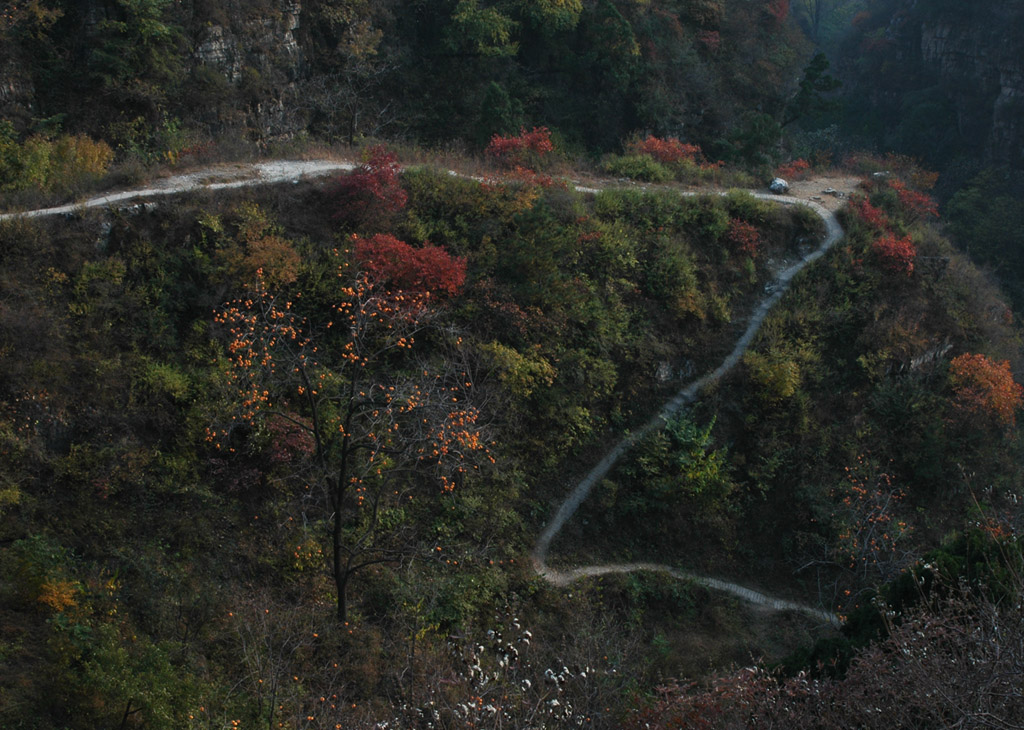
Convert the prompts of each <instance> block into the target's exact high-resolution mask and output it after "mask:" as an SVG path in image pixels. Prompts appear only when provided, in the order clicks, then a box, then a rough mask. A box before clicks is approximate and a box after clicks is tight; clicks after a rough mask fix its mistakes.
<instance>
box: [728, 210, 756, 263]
mask: <svg viewBox="0 0 1024 730" xmlns="http://www.w3.org/2000/svg"><path fill="white" fill-rule="evenodd" d="M725 239H726V241H728V242H729V244H730V245H731V246H732V247H733V248H734V249H736V250H738V251H740V252H742V253H745V254H747V255H748V256H754V255H755V254H756V253H757V251H758V249H759V248H760V247H761V234H760V233H759V232H758V230H757V228H755V227H754V226H753V225H752V224H750V223H747V222H746V221H742V220H740V219H739V218H732V219H730V220H729V230H728V232H727V233H726V234H725Z"/></svg>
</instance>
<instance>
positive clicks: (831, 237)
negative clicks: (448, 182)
mask: <svg viewBox="0 0 1024 730" xmlns="http://www.w3.org/2000/svg"><path fill="white" fill-rule="evenodd" d="M355 167H356V165H355V164H354V163H352V162H347V161H337V160H276V161H267V162H259V163H253V164H248V163H233V164H225V165H215V166H211V167H207V168H203V169H200V170H197V171H193V172H189V173H185V174H182V175H175V176H171V177H167V178H163V179H161V180H158V181H155V182H153V183H151V184H149V185H148V186H147V187H143V188H138V189H135V190H125V191H121V192H112V193H107V194H104V195H98V196H95V197H92V198H89V199H87V200H84V201H80V202H76V203H70V204H67V205H60V206H55V207H51V208H39V209H36V210H28V211H18V212H13V213H2V214H0V221H6V220H11V219H15V218H42V217H47V216H55V215H64V214H69V213H75V212H76V211H79V210H83V209H89V208H104V207H108V206H115V205H117V204H119V203H125V202H128V201H136V200H145V199H151V198H157V197H163V196H170V195H178V194H182V193H187V192H192V191H196V190H210V191H216V190H227V189H231V188H242V187H252V186H257V185H271V184H278V183H286V182H293V183H298V182H299V181H300V180H303V179H313V178H319V177H325V176H328V175H331V174H334V173H337V172H342V171H346V170H352V169H354V168H355ZM449 174H451V175H460V173H457V172H454V171H449ZM466 177H472V176H466ZM473 179H477V180H480V179H482V178H479V177H473ZM855 184H856V180H854V179H851V178H828V179H818V180H810V181H806V182H805V183H803V184H802V185H801V186H800V187H798V188H797V189H795V190H793V191H792V193H793V194H792V195H770V194H767V193H759V192H754V193H752V194H753V195H754V196H755V197H757V198H760V199H762V200H770V201H773V202H776V203H780V204H782V205H804V206H807V207H808V208H810V209H811V210H813V211H814V212H815V213H817V214H818V215H819V216H820V217H821V219H822V220H823V221H824V223H825V229H826V232H825V238H824V240H823V241H822V242H821V245H820V246H819V247H818V248H817V249H816V250H814V251H813V252H811V253H809V254H807V255H806V256H804V257H803V258H802V259H800V260H799V261H797V262H796V263H794V264H792V265H791V266H789V267H788V268H786V269H784V270H783V271H782V272H780V273H779V275H778V277H777V279H776V280H775V282H773V284H772V287H773V290H772V292H771V294H770V295H769V296H768V297H766V298H765V299H764V300H763V301H762V302H761V304H760V305H759V306H758V307H757V309H756V310H754V312H753V313H752V315H751V317H750V321H749V323H748V325H747V328H746V330H745V331H744V332H743V334H742V336H740V338H739V340H737V342H736V345H735V347H733V350H732V352H730V353H729V355H727V356H726V358H725V359H724V360H723V361H722V362H721V363H720V364H719V365H718V367H716V368H715V369H714V370H713V371H711V372H710V373H707V374H705V375H703V376H702V377H700V378H698V379H696V380H694V381H693V382H691V383H689V384H688V385H686V386H685V387H684V388H683V389H682V390H680V391H679V392H678V393H677V394H676V395H675V396H674V397H673V398H672V399H671V400H669V401H668V402H667V403H666V404H665V405H664V406H663V407H662V408H661V410H660V411H659V412H658V413H657V414H656V415H655V416H654V417H652V418H651V419H650V420H649V421H647V423H645V424H644V425H643V426H642V427H640V428H639V429H638V430H636V431H634V432H632V433H631V434H629V435H628V436H626V437H625V438H623V439H622V440H621V441H619V442H618V443H617V444H616V445H615V446H614V447H612V449H611V450H610V451H608V453H607V454H605V456H604V457H603V458H602V459H601V461H599V462H598V463H597V464H596V465H595V466H594V467H593V468H592V469H591V470H590V472H589V473H588V474H587V475H586V476H584V477H583V479H581V480H580V481H579V482H578V483H577V484H576V486H575V487H574V488H573V490H572V491H571V492H570V493H569V495H568V496H567V497H566V498H565V499H564V500H563V501H562V503H561V504H560V505H559V507H558V510H557V511H556V512H555V515H554V517H553V518H552V519H551V521H550V522H549V523H548V524H547V525H546V526H545V527H544V529H543V530H542V531H541V533H540V536H539V537H538V538H537V543H536V545H535V547H534V550H533V554H532V559H533V564H534V569H535V570H536V572H537V574H538V575H539V576H541V577H542V578H544V579H545V580H547V581H549V582H551V583H553V584H554V585H558V586H567V585H570V584H571V583H573V582H574V581H576V580H579V579H580V578H583V577H587V576H600V575H608V574H612V573H632V572H637V571H642V570H648V571H656V572H663V573H667V574H668V575H671V576H673V577H674V578H677V579H679V580H685V581H692V582H694V583H698V584H700V585H703V586H706V587H708V588H711V589H713V590H717V591H721V592H724V593H729V594H731V595H733V596H736V597H737V598H740V599H741V600H744V601H747V602H748V603H751V604H753V605H755V606H761V607H763V608H766V609H769V610H775V611H798V612H801V613H804V614H807V615H809V616H812V617H814V618H816V619H819V620H821V621H825V622H828V623H831V624H833V625H836V626H838V625H839V619H838V617H837V616H836V615H835V614H833V613H831V612H829V611H825V610H823V609H821V608H816V607H813V606H807V605H804V604H800V603H794V602H792V601H786V600H783V599H781V598H775V597H773V596H769V595H766V594H764V593H760V592H758V591H755V590H752V589H750V588H746V587H744V586H741V585H739V584H737V583H731V582H729V581H724V580H719V579H717V578H713V577H710V576H705V575H698V574H696V573H691V572H688V571H684V570H680V569H679V568H675V567H673V566H669V565H660V564H656V563H612V564H607V565H588V566H582V567H577V568H572V569H569V570H557V569H555V568H552V567H550V566H548V565H547V563H546V560H547V555H548V550H549V549H550V547H551V541H552V540H554V538H555V536H556V535H558V533H559V532H560V531H561V530H562V528H563V527H564V526H565V523H566V522H568V520H569V519H570V518H571V517H572V516H573V514H575V512H576V510H577V509H578V508H579V506H580V505H581V504H582V503H583V502H584V500H586V498H587V497H588V496H589V495H590V492H591V490H592V489H593V487H594V485H595V484H597V483H598V482H599V481H600V480H601V479H603V478H604V477H605V476H606V475H607V474H608V472H609V471H611V469H612V467H613V466H614V465H615V464H616V462H618V460H619V459H620V458H622V456H623V455H624V454H625V453H626V452H627V451H629V449H630V448H632V447H633V445H634V444H635V443H636V442H637V441H639V440H640V439H642V438H643V437H644V436H645V435H647V434H648V433H650V432H651V431H652V430H655V429H659V428H661V427H662V426H663V425H664V424H665V422H666V421H667V420H668V419H670V418H671V417H672V416H674V415H675V414H676V413H678V412H679V411H680V410H681V409H682V408H684V407H685V406H687V405H689V404H691V403H693V401H694V400H696V398H697V395H698V393H699V392H700V391H701V389H702V388H703V387H704V386H705V385H707V384H709V383H712V382H714V381H716V380H718V379H719V378H721V377H722V376H723V375H725V374H726V373H727V372H729V370H731V369H732V368H733V367H735V366H736V364H737V363H738V362H739V360H740V358H741V357H742V356H743V354H744V353H745V352H746V351H747V349H748V348H749V347H750V345H751V343H752V342H753V340H754V336H755V335H756V334H757V332H758V330H759V329H760V328H761V324H762V323H763V322H764V319H765V317H766V316H767V315H768V312H769V311H770V310H771V308H772V307H774V306H775V304H776V303H777V302H778V301H779V300H780V299H781V298H782V295H783V294H785V292H786V291H787V290H788V288H789V285H790V283H791V282H792V280H793V277H795V276H796V275H797V274H798V273H799V272H800V271H802V270H803V268H804V267H805V266H807V265H808V264H811V263H813V262H815V261H817V260H818V259H820V258H821V257H822V256H824V255H825V253H826V252H827V251H828V250H829V249H830V248H831V247H832V246H833V245H834V244H835V243H836V241H838V240H839V239H840V238H841V237H842V235H843V229H842V227H841V226H840V225H839V221H838V220H836V217H835V214H834V212H832V210H829V209H828V208H826V207H825V206H824V205H822V203H823V202H827V203H828V204H829V207H831V208H837V207H838V199H836V200H834V201H833V200H828V201H825V200H823V199H822V198H820V197H819V196H816V195H812V194H811V193H812V192H814V191H816V190H820V189H821V186H822V185H826V186H827V187H833V186H834V187H840V186H842V187H845V188H850V189H852V187H854V186H855ZM574 187H575V189H576V190H577V191H578V192H581V193H597V192H600V190H599V189H598V188H595V187H587V186H584V185H579V184H576V185H574ZM680 194H681V195H685V196H697V195H704V194H707V193H700V192H682V193H680ZM712 194H714V193H712ZM720 194H723V195H724V194H725V193H720ZM794 196H798V197H794Z"/></svg>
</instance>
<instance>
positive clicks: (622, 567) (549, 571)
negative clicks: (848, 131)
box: [532, 193, 843, 626]
mask: <svg viewBox="0 0 1024 730" xmlns="http://www.w3.org/2000/svg"><path fill="white" fill-rule="evenodd" d="M683 194H684V195H697V194H698V193H683ZM753 195H754V196H755V197H757V198H760V199H762V200H770V201H774V202H778V203H782V204H784V205H805V206H807V207H809V208H810V209H811V210H813V211H814V212H815V213H817V214H818V215H819V216H820V217H821V219H822V220H823V221H824V223H825V238H824V240H823V241H822V243H821V245H820V246H819V247H818V248H817V249H816V250H814V251H813V252H811V253H809V254H807V255H806V256H804V257H803V258H802V259H800V260H799V261H797V262H796V263H795V264H793V265H792V266H790V267H789V268H787V269H785V270H783V271H782V272H781V273H780V274H779V275H778V277H777V278H776V280H775V282H773V286H774V292H773V293H772V294H771V296H769V297H767V298H766V299H765V300H764V301H762V302H761V304H760V305H759V306H758V307H757V309H756V310H754V312H753V314H752V315H751V317H750V321H749V323H748V324H747V328H746V330H745V331H744V332H743V335H742V336H741V337H740V338H739V340H738V341H737V342H736V345H735V346H734V347H733V350H732V352H730V353H729V355H728V356H727V357H726V358H725V359H724V360H723V361H722V362H721V364H719V366H718V367H716V368H715V369H714V370H712V371H711V372H710V373H707V374H705V375H703V376H701V377H700V378H698V379H697V380H694V381H693V382H691V383H689V384H688V385H686V386H685V387H684V388H683V389H682V390H680V391H679V392H678V393H677V394H676V395H675V396H674V397H673V398H672V399H671V400H670V401H668V403H666V404H665V405H664V406H663V407H662V409H661V410H660V411H659V412H658V413H657V415H655V416H654V417H653V418H651V419H650V420H649V421H647V423H645V424H644V425H643V426H641V427H640V428H639V429H637V430H636V431H633V432H632V433H630V434H629V435H627V436H626V437H625V438H623V439H622V440H621V441H619V442H618V443H617V444H616V445H615V446H614V447H612V449H611V450H610V451H609V452H608V453H607V454H605V456H604V458H602V459H601V461H599V462H598V463H597V464H596V465H595V466H594V467H593V468H592V469H591V470H590V472H589V473H587V475H586V476H584V477H583V479H581V480H580V481H579V482H578V483H577V485H576V487H575V488H574V489H573V490H572V491H571V492H570V493H569V495H568V496H567V497H566V498H565V499H564V500H563V501H562V503H561V505H559V507H558V510H557V511H556V512H555V515H554V517H553V518H552V519H551V521H550V522H548V524H547V525H545V527H544V529H543V530H542V531H541V533H540V536H539V537H538V538H537V543H536V545H535V546H534V549H533V555H532V558H533V565H534V570H535V571H536V572H537V574H538V575H539V576H541V577H542V578H544V579H545V580H547V581H549V582H551V583H553V584H555V585H560V586H565V585H568V584H570V583H572V582H573V581H575V580H577V579H579V578H582V577H585V576H596V575H607V574H610V573H632V572H636V571H640V570H652V571H659V572H664V573H668V574H669V575H672V576H673V577H676V578H678V579H680V580H688V581H693V582H694V583H698V584H700V585H703V586H706V587H708V588H711V589H714V590H717V591H722V592H725V593H729V594H732V595H734V596H736V597H738V598H740V599H742V600H745V601H747V602H749V603H752V604H754V605H757V606H762V607H764V608H768V609H772V610H778V611H799V612H801V613H804V614H807V615H810V616H813V617H815V618H818V619H821V620H824V621H827V622H828V623H831V624H832V625H834V626H838V625H839V623H840V622H839V618H838V617H837V616H836V615H835V614H833V613H831V612H829V611H825V610H822V609H820V608H815V607H813V606H807V605H803V604H799V603H793V602H791V601H785V600H782V599H779V598H774V597H772V596H768V595H765V594H763V593H759V592H757V591H754V590H751V589H749V588H746V587H744V586H741V585H738V584H736V583H731V582H728V581H723V580H719V579H717V578H711V577H709V576H703V575H697V574H696V573H690V572H688V571H684V570H680V569H678V568H674V567H672V566H669V565H659V564H655V563H623V564H608V565H591V566H585V567H580V568H573V569H570V570H564V571H562V570H557V569H555V568H552V567H550V566H548V565H547V562H546V561H547V555H548V550H549V549H550V547H551V541H552V540H554V538H555V536H556V535H558V533H559V532H560V531H561V530H562V527H564V526H565V523H566V522H568V521H569V519H570V518H571V517H572V516H573V514H575V512H576V510H577V509H578V508H579V506H580V505H581V504H583V502H584V500H586V498H587V497H588V496H589V495H590V492H591V490H592V489H593V488H594V485H595V484H597V483H598V482H599V481H600V480H601V479H603V478H604V477H605V476H606V475H607V474H608V472H610V471H611V469H612V467H613V466H615V464H616V462H618V460H619V459H620V458H622V456H623V455H624V454H625V453H626V452H628V451H629V450H630V449H631V448H632V447H633V446H634V444H636V443H637V442H638V441H639V440H640V439H642V438H643V437H644V436H646V435H647V434H648V433H650V432H651V431H653V430H657V429H660V428H662V427H663V426H664V425H665V423H666V421H668V420H669V419H670V418H671V417H672V416H674V415H675V414H676V413H678V412H679V411H680V410H681V409H682V408H683V407H685V406H687V405H689V404H690V403H693V401H694V400H696V398H697V394H698V393H699V392H700V391H701V389H702V388H704V386H706V385H708V384H709V383H713V382H715V381H716V380H718V379H720V378H721V377H722V376H723V375H725V374H726V373H727V372H729V371H730V370H731V369H732V368H733V367H735V366H736V364H737V363H738V362H739V360H740V358H741V357H743V354H744V353H745V352H746V351H747V350H748V349H749V348H750V345H751V343H752V342H753V340H754V337H755V335H756V334H757V332H758V330H760V329H761V325H762V323H763V322H764V319H765V317H766V316H768V312H769V311H770V310H771V309H772V307H774V306H775V304H776V303H777V302H778V301H779V300H780V299H781V298H782V295H783V294H785V293H786V291H787V290H788V289H789V285H790V283H791V282H792V281H793V278H794V277H795V276H796V275H797V274H798V273H799V272H800V271H801V270H803V268H804V267H805V266H807V265H808V264H811V263H813V262H815V261H817V260H818V259H820V258H821V257H822V256H824V255H825V253H826V252H827V251H828V250H829V249H830V248H831V247H832V246H833V245H834V244H835V243H836V241H838V240H839V239H840V238H841V237H842V235H843V229H842V226H840V225H839V221H838V220H836V217H835V215H834V214H833V213H831V212H829V211H828V210H826V209H825V208H824V207H823V206H821V205H818V204H817V203H814V202H810V201H803V200H794V199H793V198H787V197H785V196H781V195H769V194H766V193H753Z"/></svg>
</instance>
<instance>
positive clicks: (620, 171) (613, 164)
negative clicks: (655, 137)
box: [601, 155, 675, 182]
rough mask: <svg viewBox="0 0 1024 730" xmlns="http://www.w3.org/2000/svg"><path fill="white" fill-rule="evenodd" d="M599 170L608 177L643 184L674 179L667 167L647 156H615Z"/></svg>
mask: <svg viewBox="0 0 1024 730" xmlns="http://www.w3.org/2000/svg"><path fill="white" fill-rule="evenodd" d="M601 169H603V170H604V171H605V172H606V173H608V174H609V175H615V176H617V177H628V178H629V179H631V180H643V181H644V182H668V181H669V180H672V179H674V178H675V176H674V175H673V174H672V171H671V170H670V169H669V168H668V167H666V166H665V165H662V164H661V163H660V162H656V161H655V160H654V158H653V157H650V156H649V155H623V156H619V155H615V156H612V157H609V158H608V159H607V160H606V161H605V163H604V165H602V168H601Z"/></svg>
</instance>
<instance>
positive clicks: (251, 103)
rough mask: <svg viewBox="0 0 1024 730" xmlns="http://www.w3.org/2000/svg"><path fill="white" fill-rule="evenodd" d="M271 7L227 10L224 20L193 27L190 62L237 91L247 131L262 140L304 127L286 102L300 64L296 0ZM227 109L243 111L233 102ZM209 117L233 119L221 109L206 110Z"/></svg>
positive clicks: (278, 1) (299, 10) (283, 0)
mask: <svg viewBox="0 0 1024 730" xmlns="http://www.w3.org/2000/svg"><path fill="white" fill-rule="evenodd" d="M272 5H273V6H274V7H272V8H271V9H270V10H269V11H265V12H261V13H257V14H249V15H246V14H245V13H244V12H243V13H238V14H231V15H228V16H225V17H224V18H223V21H222V22H206V23H204V24H201V25H200V27H199V28H198V29H196V30H195V31H193V33H192V36H193V37H192V38H191V46H192V49H193V50H192V55H191V62H192V64H193V67H194V68H195V69H203V70H205V71H206V72H207V73H209V72H212V73H214V74H219V75H221V76H222V77H223V78H224V80H226V81H227V82H228V84H229V85H230V86H231V87H232V88H233V89H235V90H236V91H240V92H241V95H242V99H241V101H242V102H243V109H244V112H245V116H246V119H245V120H244V124H245V126H246V127H247V128H248V129H249V131H250V134H251V135H253V136H255V137H257V138H258V139H262V140H266V139H271V138H275V137H282V136H288V135H290V134H292V133H294V132H296V131H298V130H299V129H301V128H302V127H303V124H304V122H303V120H302V119H300V118H299V116H298V115H296V114H295V113H294V110H293V105H292V104H291V103H290V102H291V100H292V99H294V97H295V89H296V80H297V79H298V77H299V74H300V70H301V68H302V64H303V52H302V49H301V48H300V46H299V43H298V40H297V39H296V33H297V31H298V30H299V28H300V26H301V20H302V3H301V2H299V0H275V2H273V3H272ZM227 108H229V109H231V110H232V111H233V112H235V113H238V112H240V111H241V109H239V108H238V107H237V106H235V105H228V107H227ZM207 116H208V117H212V116H219V117H221V118H219V119H212V118H209V119H207V121H208V122H211V123H214V124H215V123H216V122H218V121H220V122H224V123H227V124H229V125H230V124H231V123H232V121H233V120H231V119H227V118H223V117H224V109H221V110H219V113H218V110H214V109H210V110H208V112H207Z"/></svg>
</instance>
